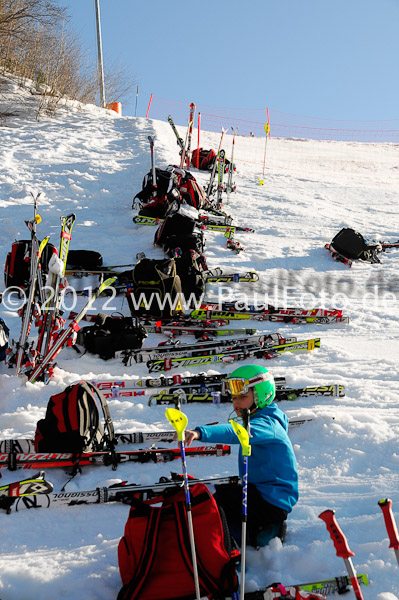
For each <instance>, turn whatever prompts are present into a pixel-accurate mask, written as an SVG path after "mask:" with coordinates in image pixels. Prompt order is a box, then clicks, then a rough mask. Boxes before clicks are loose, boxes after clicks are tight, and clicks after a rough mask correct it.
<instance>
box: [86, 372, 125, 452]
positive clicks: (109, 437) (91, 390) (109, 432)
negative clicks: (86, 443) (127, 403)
mask: <svg viewBox="0 0 399 600" xmlns="http://www.w3.org/2000/svg"><path fill="white" fill-rule="evenodd" d="M80 385H81V386H82V388H83V389H84V390H85V391H86V392H87V394H89V395H92V394H94V396H97V398H98V401H99V403H100V404H101V409H102V413H103V416H104V434H103V437H104V442H105V444H106V445H107V448H108V449H109V450H111V452H114V450H115V446H116V443H117V442H116V438H115V431H114V424H113V422H112V418H111V413H110V410H109V406H108V403H107V401H106V399H105V396H104V394H103V393H102V392H101V391H100V390H99V389H98V388H97V387H96V386H95V385H93V384H92V383H90V381H82V382H81V384H80ZM90 441H91V440H90Z"/></svg>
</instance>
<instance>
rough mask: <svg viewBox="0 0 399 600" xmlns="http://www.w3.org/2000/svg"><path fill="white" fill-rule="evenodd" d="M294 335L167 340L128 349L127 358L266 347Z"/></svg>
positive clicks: (290, 339)
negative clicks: (184, 342)
mask: <svg viewBox="0 0 399 600" xmlns="http://www.w3.org/2000/svg"><path fill="white" fill-rule="evenodd" d="M296 341H297V338H296V337H284V336H282V335H281V334H280V333H272V334H259V335H252V336H249V337H246V338H239V339H237V338H231V339H221V340H219V339H217V340H215V339H212V340H211V339H208V340H198V341H197V342H195V343H194V344H180V340H168V342H165V343H161V344H159V345H158V346H154V347H144V348H140V349H138V350H129V351H127V352H128V355H129V358H131V359H133V360H134V362H136V363H142V362H146V361H147V360H156V359H159V358H166V357H168V356H170V357H177V356H195V355H197V354H199V355H201V354H204V353H206V352H209V353H211V352H212V353H214V354H216V353H217V352H220V351H223V349H224V348H226V349H233V348H236V347H237V346H238V345H239V347H240V348H244V347H247V346H249V347H252V346H259V347H262V348H268V347H269V346H270V347H271V346H274V345H276V344H278V345H281V344H290V343H293V342H296Z"/></svg>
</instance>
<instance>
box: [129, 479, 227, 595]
mask: <svg viewBox="0 0 399 600" xmlns="http://www.w3.org/2000/svg"><path fill="white" fill-rule="evenodd" d="M190 497H191V513H192V518H193V525H194V538H195V547H196V555H197V564H198V575H199V584H200V592H201V596H205V595H208V594H209V595H210V594H213V593H215V595H216V594H217V595H218V597H223V598H224V597H225V595H230V593H231V592H234V591H236V590H237V587H238V579H237V573H236V569H235V560H236V559H235V558H234V556H235V554H237V551H235V550H232V542H231V536H230V534H229V532H228V528H227V524H226V521H225V518H224V515H223V514H222V513H221V511H220V510H219V508H218V506H217V504H216V501H215V499H214V498H213V496H212V494H211V493H210V491H209V490H208V488H207V487H206V486H205V485H204V484H203V483H195V484H193V485H191V486H190ZM159 501H162V505H161V506H157V507H155V506H151V504H154V502H159ZM118 563H119V571H120V575H121V579H122V583H123V587H122V589H121V590H120V592H119V594H118V600H136V599H140V600H192V599H194V600H195V597H196V596H195V585H194V577H193V567H192V562H191V548H190V540H189V532H188V526H187V510H186V502H185V491H184V489H181V488H180V489H179V490H178V491H177V492H176V491H174V492H172V493H171V494H168V495H164V496H161V497H157V498H155V499H152V500H147V501H144V502H142V501H139V500H136V499H134V500H133V503H132V507H131V508H130V511H129V517H128V520H127V523H126V526H125V532H124V536H123V538H122V539H121V540H120V542H119V546H118Z"/></svg>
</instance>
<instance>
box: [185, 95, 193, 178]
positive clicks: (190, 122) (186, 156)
mask: <svg viewBox="0 0 399 600" xmlns="http://www.w3.org/2000/svg"><path fill="white" fill-rule="evenodd" d="M194 116H195V104H194V102H191V104H190V116H189V129H188V137H187V148H186V155H185V161H186V168H187V169H189V168H190V163H191V138H192V135H193V125H194Z"/></svg>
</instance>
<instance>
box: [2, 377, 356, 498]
mask: <svg viewBox="0 0 399 600" xmlns="http://www.w3.org/2000/svg"><path fill="white" fill-rule="evenodd" d="M330 387H333V386H330ZM339 387H340V388H342V390H341V389H340V390H339V394H334V395H337V396H338V395H339V396H344V395H345V394H344V393H343V386H339ZM303 390H306V388H303ZM287 391H289V390H287ZM292 391H293V392H295V394H296V398H299V397H300V396H318V395H323V396H327V394H313V393H312V394H307V393H305V392H304V393H303V394H302V393H299V392H301V390H300V389H299V390H294V389H293V390H292ZM125 392H126V393H129V394H130V395H132V394H134V392H135V390H128V389H125ZM103 394H104V396H105V398H109V397H111V396H110V395H108V394H107V392H104V391H103ZM144 394H145V392H143V391H141V392H138V395H144ZM123 395H124V394H123V392H122V393H121V396H123ZM329 395H333V394H329ZM113 397H119V396H113ZM283 399H285V398H280V393H279V392H277V394H276V398H275V400H274V401H275V402H280V401H281V400H283ZM290 399H291V400H293V398H290ZM193 402H205V403H213V404H219V403H220V402H222V403H227V402H231V400H229V399H227V397H226V396H222V395H221V394H220V392H215V393H210V392H206V393H204V394H200V393H196V394H194V393H193V394H190V393H185V392H184V390H183V389H180V390H178V391H177V393H168V392H166V393H159V394H153V395H151V396H150V398H149V400H148V405H149V406H153V405H173V406H176V407H178V408H179V407H180V406H181V405H182V404H187V403H193ZM314 420H315V417H294V418H291V419H289V428H290V429H293V428H295V427H299V426H300V425H303V424H305V423H308V422H310V421H314ZM175 433H176V432H175V431H174V430H173V431H134V432H128V431H119V432H116V433H115V434H114V435H115V439H116V441H117V443H118V445H119V444H148V443H153V444H162V443H163V444H165V443H170V442H174V441H175ZM1 452H3V453H7V454H11V453H19V454H30V453H32V452H33V453H34V452H35V441H34V439H33V438H16V439H4V440H0V453H1ZM40 474H41V475H42V476H43V477H44V472H42V471H41V472H40V473H38V474H37V475H34V476H33V477H32V478H30V479H27V480H24V481H22V482H16V483H14V484H9V485H8V486H7V485H6V486H2V487H1V486H0V496H2V495H7V488H8V487H9V486H17V484H18V485H20V484H22V483H24V484H25V483H27V482H35V483H38V482H39V483H40V481H39V475H40ZM21 489H22V488H21ZM23 489H25V488H23ZM26 489H29V488H26ZM31 489H35V490H38V491H35V492H29V493H47V491H44V492H42V491H40V490H41V489H43V490H46V487H45V486H44V485H43V486H42V487H40V486H39V485H37V486H36V487H35V488H33V487H32V488H31ZM9 495H10V496H17V495H22V494H18V493H16V492H15V490H14V491H13V493H11V491H10V494H9Z"/></svg>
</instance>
